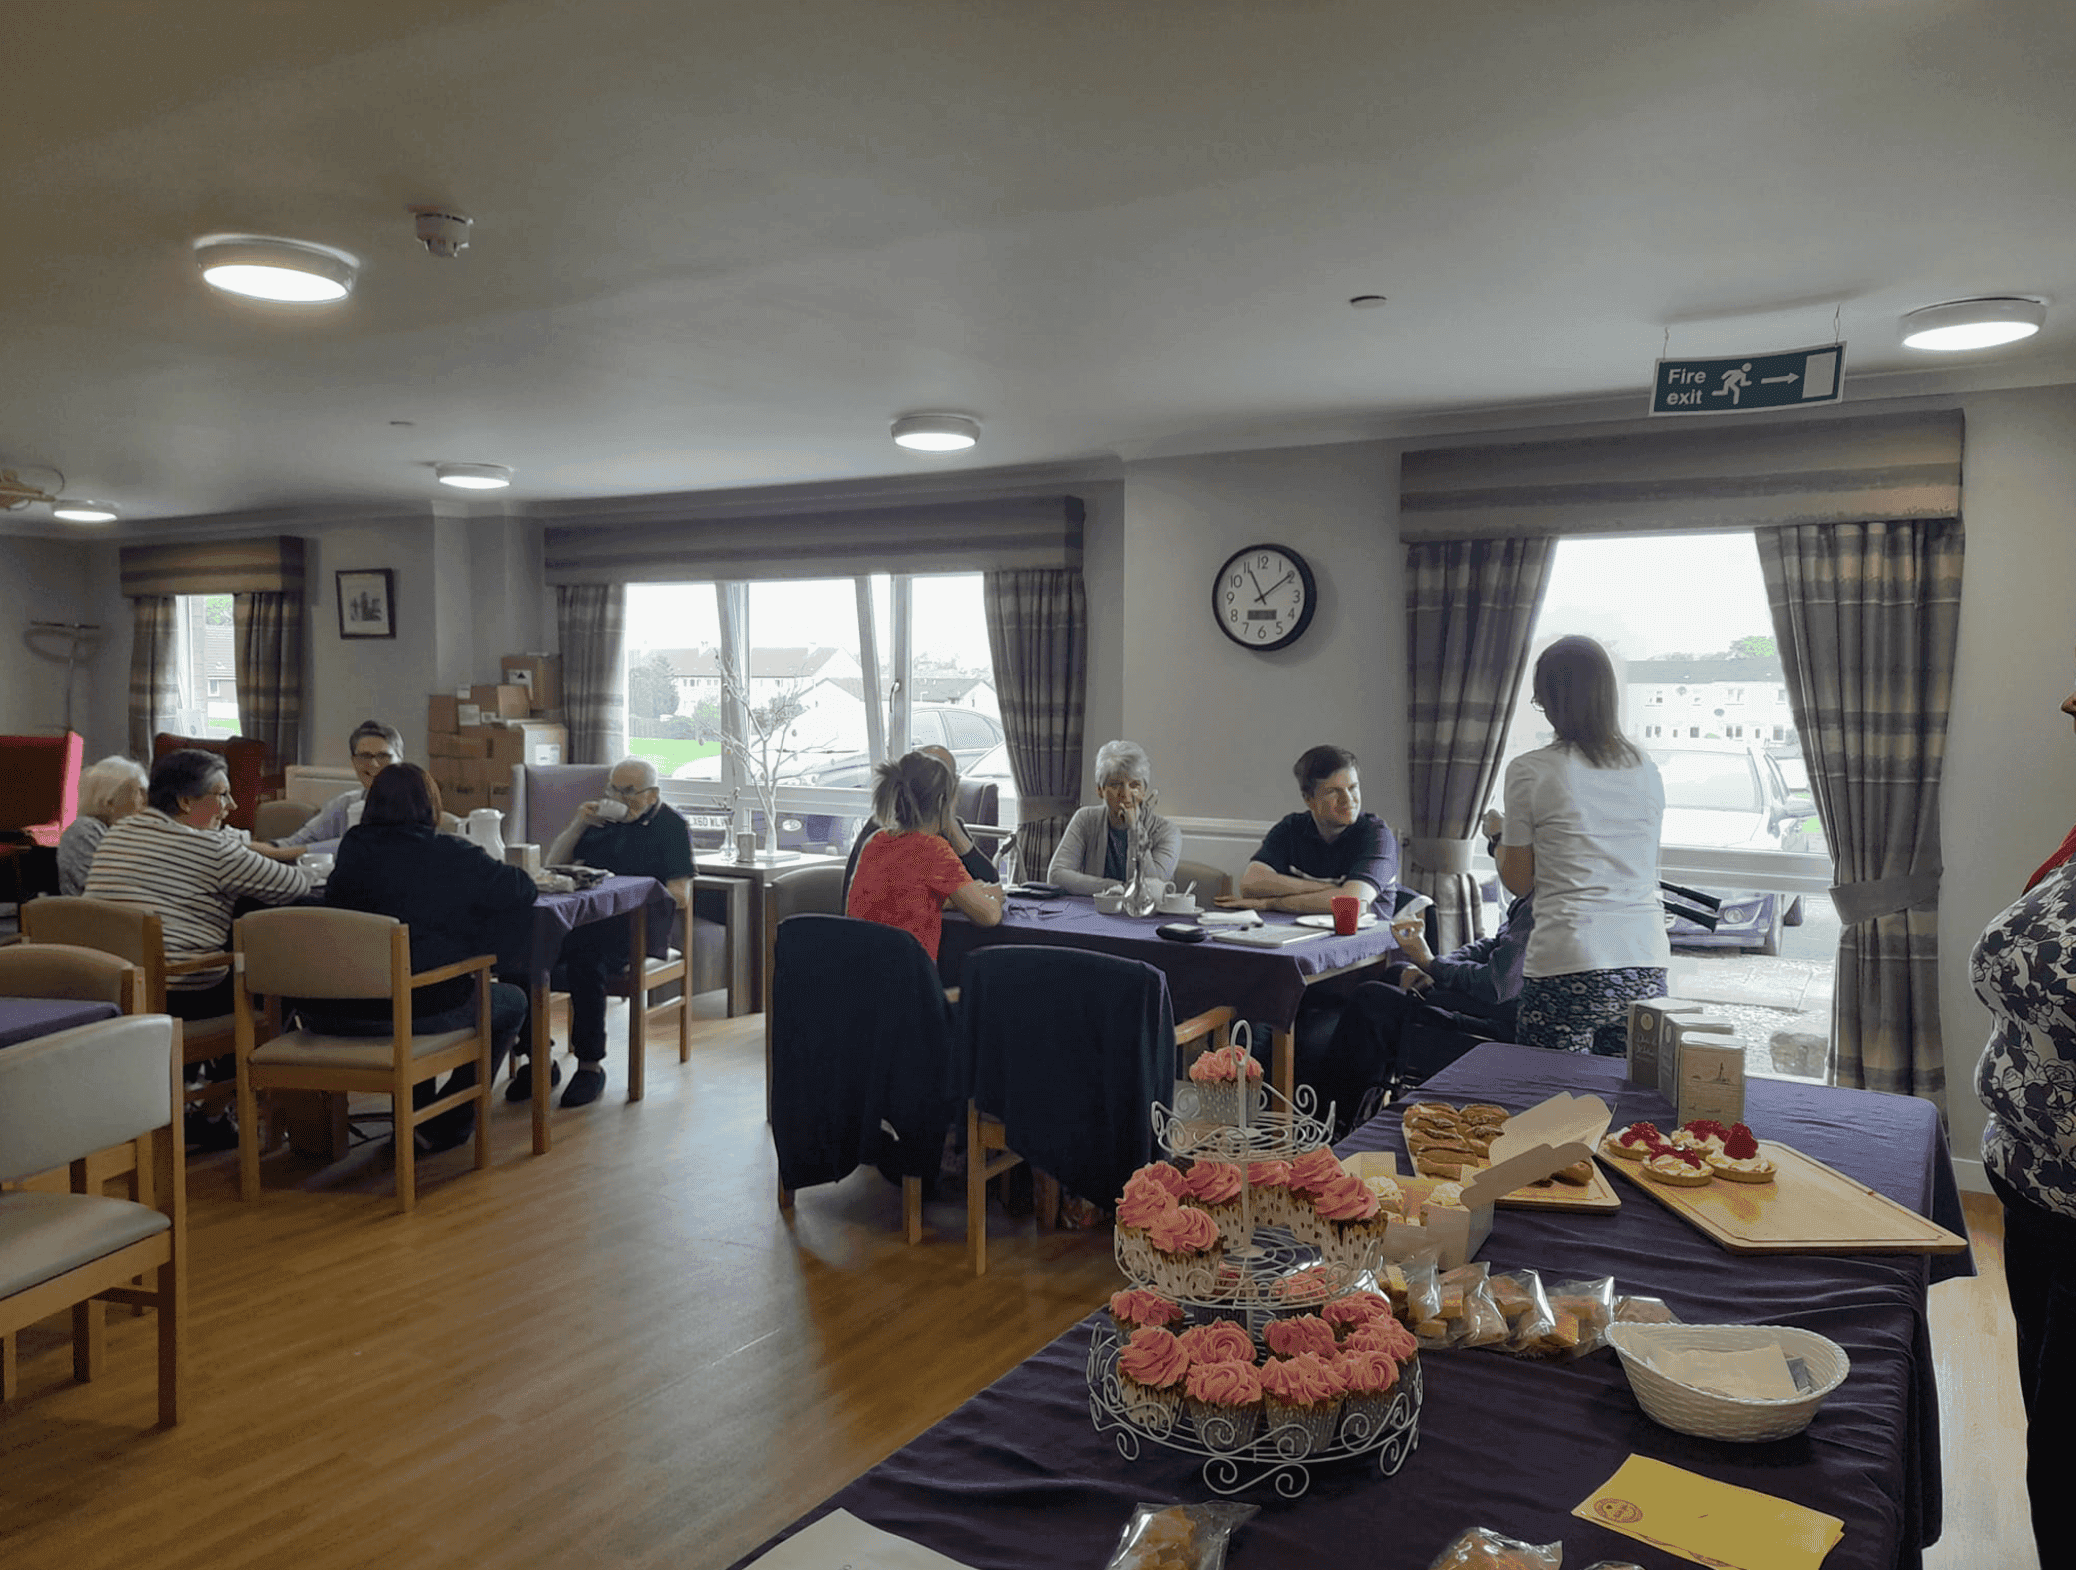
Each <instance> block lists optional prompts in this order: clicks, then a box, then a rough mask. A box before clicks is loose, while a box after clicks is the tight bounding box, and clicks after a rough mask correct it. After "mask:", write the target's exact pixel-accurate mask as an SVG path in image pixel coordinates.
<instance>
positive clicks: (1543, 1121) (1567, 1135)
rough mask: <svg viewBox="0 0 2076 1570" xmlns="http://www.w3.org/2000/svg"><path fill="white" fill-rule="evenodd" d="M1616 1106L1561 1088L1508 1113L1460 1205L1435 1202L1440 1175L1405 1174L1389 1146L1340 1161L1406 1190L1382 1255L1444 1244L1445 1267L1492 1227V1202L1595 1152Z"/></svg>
mask: <svg viewBox="0 0 2076 1570" xmlns="http://www.w3.org/2000/svg"><path fill="white" fill-rule="evenodd" d="M1613 1118H1614V1113H1613V1112H1612V1111H1610V1110H1609V1108H1608V1104H1607V1103H1606V1102H1605V1101H1602V1100H1601V1099H1600V1098H1599V1097H1598V1096H1574V1095H1571V1094H1569V1093H1568V1092H1565V1091H1559V1092H1558V1093H1557V1094H1556V1095H1554V1096H1552V1097H1550V1099H1549V1100H1547V1101H1544V1102H1540V1103H1538V1104H1537V1105H1535V1106H1532V1107H1530V1108H1529V1109H1528V1110H1527V1111H1526V1112H1517V1113H1514V1114H1512V1115H1511V1116H1509V1117H1508V1119H1507V1124H1506V1132H1505V1133H1504V1134H1502V1135H1500V1137H1499V1138H1498V1139H1495V1140H1494V1141H1493V1142H1492V1149H1491V1150H1490V1152H1488V1154H1487V1158H1486V1159H1487V1161H1488V1162H1489V1165H1487V1166H1486V1167H1485V1168H1484V1170H1483V1171H1481V1172H1479V1173H1478V1174H1477V1175H1476V1176H1475V1177H1473V1178H1472V1179H1471V1180H1470V1181H1469V1182H1467V1183H1465V1184H1463V1185H1462V1189H1463V1201H1462V1205H1461V1207H1460V1208H1459V1207H1457V1206H1455V1205H1429V1204H1427V1197H1428V1195H1429V1194H1431V1193H1432V1192H1433V1191H1434V1189H1435V1186H1436V1184H1437V1183H1439V1182H1441V1181H1442V1180H1441V1179H1438V1178H1424V1177H1403V1176H1401V1175H1400V1174H1399V1171H1398V1157H1397V1155H1396V1154H1395V1153H1394V1152H1392V1151H1389V1150H1364V1151H1358V1152H1357V1153H1356V1154H1354V1155H1352V1156H1350V1157H1348V1158H1347V1159H1346V1160H1345V1161H1344V1162H1342V1165H1343V1166H1345V1167H1346V1168H1347V1169H1348V1170H1349V1171H1350V1172H1353V1173H1354V1174H1355V1175H1356V1176H1357V1177H1388V1178H1390V1179H1392V1181H1394V1182H1395V1183H1397V1184H1398V1186H1399V1187H1400V1188H1401V1189H1402V1190H1403V1191H1404V1192H1405V1196H1406V1214H1407V1216H1408V1217H1417V1218H1418V1219H1417V1221H1416V1220H1408V1221H1406V1222H1404V1223H1400V1222H1397V1221H1394V1222H1393V1223H1392V1224H1391V1225H1390V1226H1388V1227H1386V1228H1385V1229H1384V1242H1383V1253H1384V1258H1385V1259H1386V1260H1388V1261H1390V1262H1392V1263H1397V1262H1398V1261H1400V1260H1404V1259H1409V1258H1411V1257H1412V1256H1413V1255H1414V1254H1417V1253H1419V1252H1420V1251H1421V1250H1422V1249H1424V1248H1438V1249H1439V1250H1440V1255H1441V1261H1440V1263H1441V1268H1442V1269H1444V1270H1453V1269H1455V1268H1456V1267H1457V1266H1458V1265H1462V1264H1467V1263H1469V1261H1470V1260H1471V1258H1472V1257H1473V1256H1474V1255H1476V1253H1477V1252H1478V1250H1479V1249H1481V1248H1483V1247H1484V1246H1485V1239H1486V1238H1487V1237H1489V1236H1490V1235H1491V1233H1492V1207H1493V1205H1494V1204H1495V1203H1496V1202H1497V1201H1498V1200H1500V1199H1502V1198H1504V1197H1505V1196H1506V1195H1508V1194H1511V1193H1513V1191H1514V1190H1515V1189H1517V1188H1526V1187H1527V1186H1528V1185H1529V1184H1531V1183H1537V1182H1540V1181H1541V1180H1542V1179H1544V1178H1546V1177H1549V1176H1550V1175H1551V1174H1553V1173H1556V1172H1561V1171H1562V1170H1563V1169H1564V1168H1566V1167H1568V1166H1572V1165H1574V1164H1575V1163H1577V1162H1579V1161H1584V1160H1588V1159H1590V1158H1591V1157H1592V1156H1593V1154H1594V1152H1595V1151H1596V1150H1598V1149H1599V1146H1600V1141H1601V1139H1602V1137H1603V1136H1604V1135H1606V1133H1607V1130H1608V1124H1609V1123H1610V1122H1612V1121H1613Z"/></svg>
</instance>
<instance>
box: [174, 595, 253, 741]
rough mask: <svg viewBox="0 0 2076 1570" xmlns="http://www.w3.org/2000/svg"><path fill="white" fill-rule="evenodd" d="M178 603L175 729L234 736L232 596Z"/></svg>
mask: <svg viewBox="0 0 2076 1570" xmlns="http://www.w3.org/2000/svg"><path fill="white" fill-rule="evenodd" d="M174 603H175V605H176V606H177V608H178V610H177V614H178V617H179V627H180V633H179V637H178V639H177V641H176V644H175V651H176V652H175V655H174V669H175V670H176V672H177V673H178V674H177V676H176V678H175V680H176V682H177V684H178V687H179V691H180V700H179V707H178V709H177V710H176V717H175V723H174V726H173V728H174V729H175V730H176V731H178V732H179V733H180V734H181V735H183V736H235V735H237V734H238V666H237V653H236V650H237V644H236V642H235V640H234V637H233V633H232V629H231V597H230V596H229V595H228V594H183V595H179V596H178V597H177V598H176V599H175V601H174Z"/></svg>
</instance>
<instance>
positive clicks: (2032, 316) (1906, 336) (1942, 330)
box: [1903, 297, 2047, 352]
mask: <svg viewBox="0 0 2076 1570" xmlns="http://www.w3.org/2000/svg"><path fill="white" fill-rule="evenodd" d="M2046 322H2047V307H2046V306H2045V305H2043V304H2041V302H2040V301H2038V300H2026V299H2018V298H2008V297H2007V298H1999V299H1992V300H1949V301H1947V302H1946V303H1945V304H1944V305H1928V306H1926V307H1925V308H1924V309H1923V310H1921V311H1912V312H1910V313H1909V314H1908V315H1906V316H1905V317H1904V318H1903V347H1904V348H1906V349H1938V350H1946V351H1949V352H1951V351H1953V350H1957V349H1994V348H1995V347H1996V346H1997V345H1998V344H2001V343H2016V342H2017V341H2018V340H2019V339H2021V338H2030V337H2032V336H2033V334H2034V333H2036V332H2038V331H2039V330H2040V329H2041V328H2042V327H2043V326H2045V325H2046Z"/></svg>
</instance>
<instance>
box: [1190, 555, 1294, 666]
mask: <svg viewBox="0 0 2076 1570" xmlns="http://www.w3.org/2000/svg"><path fill="white" fill-rule="evenodd" d="M1256 551H1275V552H1276V553H1277V554H1278V555H1281V556H1287V557H1288V558H1290V562H1291V565H1292V566H1294V567H1296V568H1297V574H1298V581H1299V582H1300V583H1302V584H1303V585H1304V586H1305V608H1304V610H1303V611H1301V612H1299V614H1298V619H1297V625H1296V626H1295V627H1293V628H1291V629H1290V631H1288V632H1286V633H1285V634H1284V635H1283V636H1282V637H1280V638H1278V639H1277V640H1276V641H1275V642H1274V643H1250V642H1248V641H1247V640H1246V639H1245V638H1243V637H1241V636H1239V635H1238V634H1237V633H1235V632H1234V631H1233V630H1232V628H1230V627H1228V626H1227V625H1226V623H1225V618H1224V617H1223V616H1221V615H1220V614H1219V613H1218V587H1219V585H1220V584H1222V583H1224V582H1225V575H1226V573H1227V572H1228V571H1230V570H1231V568H1232V565H1233V563H1234V562H1236V561H1239V560H1241V559H1242V558H1244V557H1247V556H1251V555H1253V554H1254V552H1256ZM1318 609H1319V580H1318V579H1317V578H1316V577H1314V576H1313V574H1312V564H1311V563H1310V562H1308V561H1306V560H1305V558H1304V557H1303V556H1302V555H1300V554H1299V553H1298V552H1296V551H1294V550H1292V549H1291V548H1290V547H1289V546H1288V545H1278V544H1276V542H1275V541H1273V540H1258V541H1256V542H1255V543H1254V544H1252V545H1248V546H1244V547H1243V548H1241V549H1240V550H1237V551H1234V552H1233V554H1232V555H1230V556H1228V557H1227V558H1226V559H1225V562H1224V564H1223V565H1222V566H1220V567H1219V569H1218V573H1217V576H1215V577H1214V578H1212V580H1211V619H1212V620H1213V621H1215V622H1217V623H1218V630H1219V631H1220V632H1222V633H1224V634H1225V635H1226V636H1227V637H1228V638H1230V639H1232V641H1233V642H1235V643H1237V644H1238V645H1239V646H1240V647H1241V648H1243V649H1250V650H1252V651H1253V652H1254V653H1256V654H1267V653H1269V652H1271V651H1272V650H1275V649H1287V648H1289V647H1290V646H1291V645H1292V644H1293V643H1295V642H1297V641H1298V639H1300V638H1302V637H1303V636H1304V635H1305V629H1306V628H1307V627H1309V626H1311V625H1312V614H1313V612H1315V611H1317V610H1318Z"/></svg>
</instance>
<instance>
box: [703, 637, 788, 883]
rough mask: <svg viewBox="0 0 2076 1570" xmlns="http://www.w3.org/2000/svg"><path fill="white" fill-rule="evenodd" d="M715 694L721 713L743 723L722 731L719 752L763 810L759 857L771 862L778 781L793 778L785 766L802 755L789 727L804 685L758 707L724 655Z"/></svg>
mask: <svg viewBox="0 0 2076 1570" xmlns="http://www.w3.org/2000/svg"><path fill="white" fill-rule="evenodd" d="M721 690H722V692H723V694H724V695H725V696H726V699H727V707H728V708H729V709H732V710H734V711H735V713H737V714H739V715H741V716H742V720H743V723H742V727H741V729H740V730H738V729H737V728H736V727H735V726H733V725H729V724H726V723H724V724H723V725H722V727H721V746H722V749H723V750H724V751H725V752H726V753H727V754H728V756H729V757H731V758H733V759H735V761H736V763H737V765H738V766H739V767H740V769H741V770H742V775H743V778H744V779H745V780H746V781H747V782H748V784H749V787H750V790H751V791H752V792H753V793H754V794H755V797H756V801H757V805H758V806H759V807H760V808H762V809H763V812H764V851H763V853H764V854H765V855H766V856H776V855H777V854H778V820H779V812H778V788H779V781H780V780H781V779H786V778H790V777H791V776H792V774H794V773H797V772H798V771H797V770H792V769H789V768H788V765H789V764H792V763H794V762H796V761H797V760H798V759H799V758H800V757H801V755H802V754H803V753H804V752H805V751H806V750H807V749H806V748H804V747H803V746H801V745H800V741H799V738H798V737H796V736H795V735H794V726H795V725H797V724H798V723H799V721H800V719H801V717H802V716H803V715H805V714H806V713H807V712H808V709H807V705H806V704H805V703H804V702H802V701H801V694H802V693H803V692H804V691H805V690H806V684H805V683H803V682H799V681H794V682H791V683H789V684H787V685H786V686H785V687H782V688H781V689H780V690H779V691H778V692H776V693H774V694H773V695H772V696H771V697H769V698H767V699H766V700H765V701H764V702H762V703H758V702H756V701H755V699H754V694H752V692H751V691H750V684H749V683H748V682H747V681H746V680H744V679H743V674H742V671H741V668H740V667H739V666H738V665H737V664H736V662H735V660H734V659H733V658H732V657H730V656H728V655H725V654H724V655H723V656H722V658H721Z"/></svg>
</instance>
